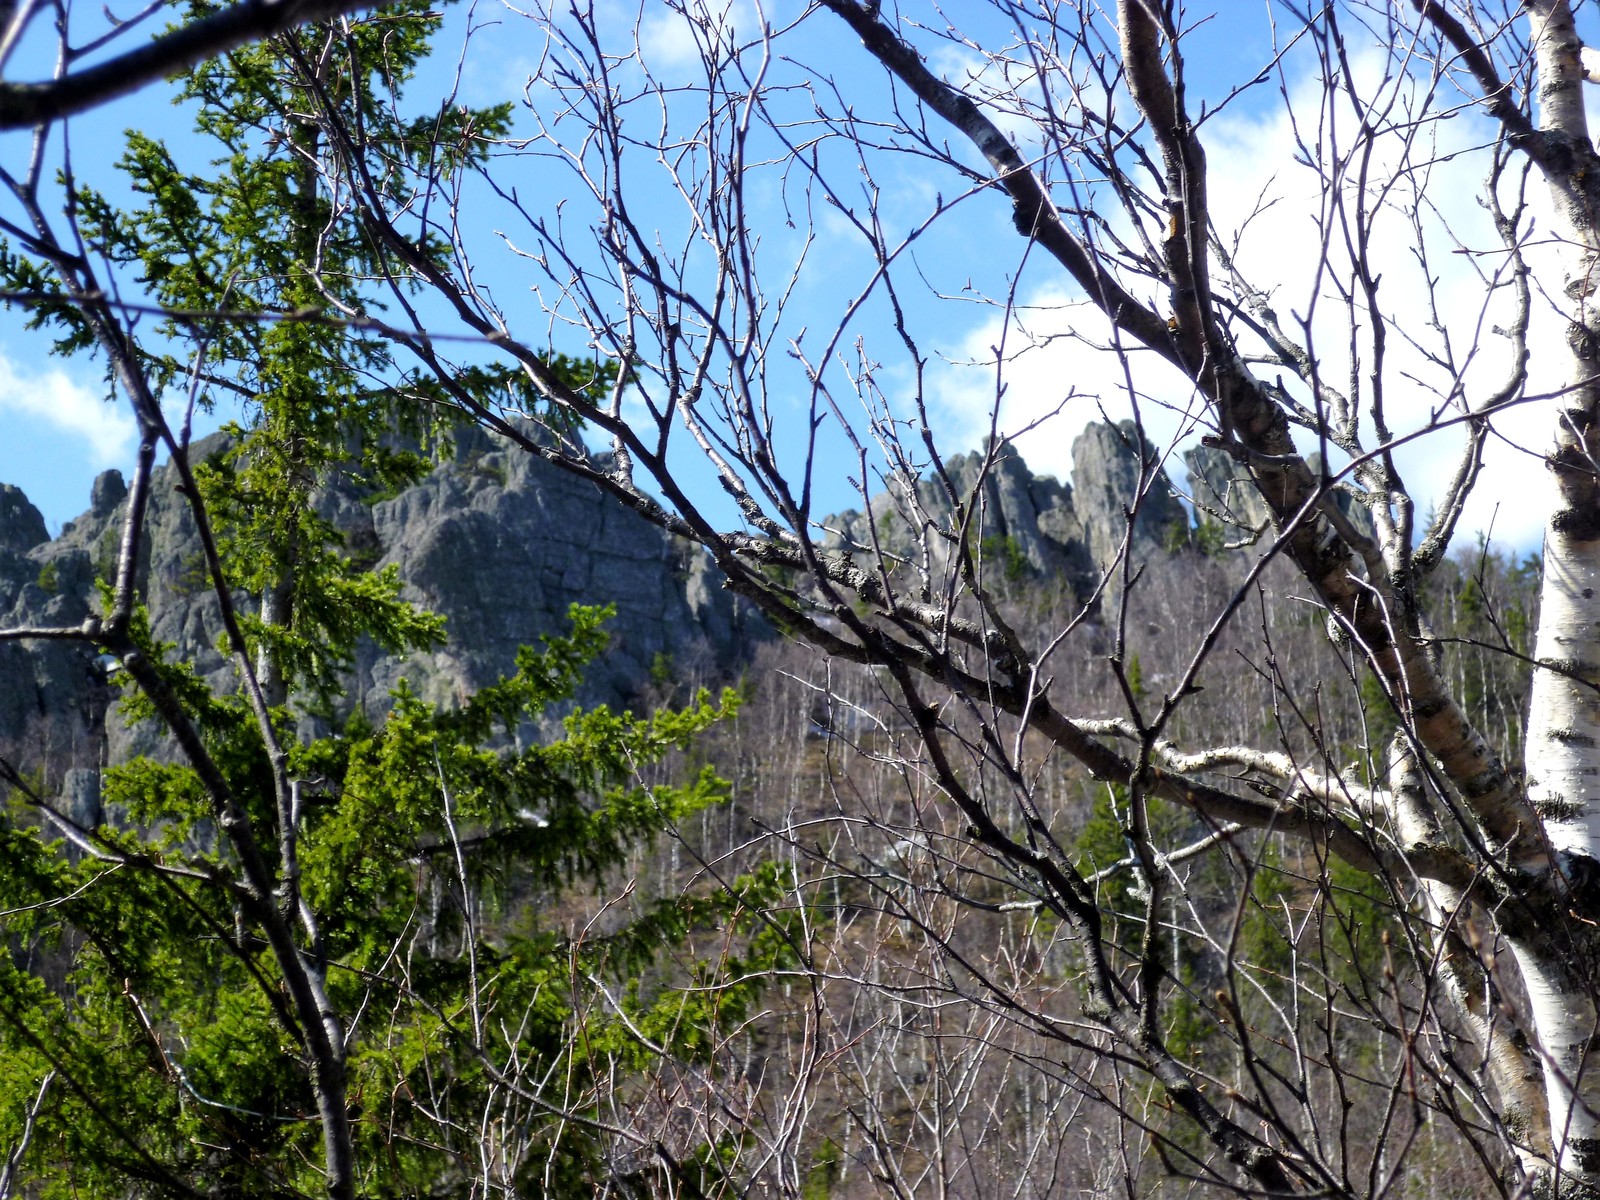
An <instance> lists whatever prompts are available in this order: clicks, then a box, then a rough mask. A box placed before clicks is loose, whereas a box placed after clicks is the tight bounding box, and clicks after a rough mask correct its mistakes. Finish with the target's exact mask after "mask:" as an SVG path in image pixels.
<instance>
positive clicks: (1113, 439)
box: [1072, 421, 1189, 571]
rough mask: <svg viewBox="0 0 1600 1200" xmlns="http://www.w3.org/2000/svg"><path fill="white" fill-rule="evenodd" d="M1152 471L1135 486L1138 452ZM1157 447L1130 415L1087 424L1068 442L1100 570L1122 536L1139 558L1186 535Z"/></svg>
mask: <svg viewBox="0 0 1600 1200" xmlns="http://www.w3.org/2000/svg"><path fill="white" fill-rule="evenodd" d="M1141 452H1142V453H1143V455H1144V461H1145V464H1146V467H1147V468H1148V469H1149V470H1151V471H1153V475H1152V476H1151V477H1150V478H1149V481H1148V485H1147V486H1146V487H1144V489H1143V491H1142V493H1141V489H1140V477H1141V469H1140V454H1141ZM1157 461H1158V450H1157V447H1155V446H1154V445H1152V444H1150V443H1148V442H1144V441H1142V440H1141V439H1140V437H1139V432H1138V429H1137V428H1136V427H1135V425H1134V423H1133V422H1132V421H1123V422H1121V423H1119V424H1116V425H1111V424H1108V423H1106V422H1104V421H1100V422H1096V423H1095V424H1093V425H1090V426H1088V427H1087V428H1085V429H1084V431H1083V432H1082V433H1081V434H1079V435H1078V440H1077V441H1075V442H1073V443H1072V478H1073V482H1074V483H1075V484H1076V485H1077V495H1078V508H1079V513H1080V516H1081V517H1082V521H1083V531H1084V541H1085V542H1086V543H1087V544H1088V548H1089V555H1090V557H1091V558H1092V559H1093V560H1094V563H1095V565H1096V566H1097V567H1098V568H1099V569H1100V570H1102V571H1105V570H1109V569H1110V568H1111V567H1112V565H1113V564H1114V563H1115V562H1116V561H1117V555H1118V552H1119V551H1120V550H1121V548H1122V544H1123V541H1124V539H1128V538H1130V534H1129V527H1128V514H1129V513H1132V514H1133V527H1132V533H1131V540H1130V548H1131V553H1132V555H1133V557H1135V558H1138V557H1140V556H1142V555H1143V554H1144V553H1147V552H1148V551H1149V550H1151V549H1162V548H1165V547H1166V546H1168V545H1171V544H1174V542H1176V543H1178V544H1181V543H1182V542H1184V541H1186V540H1187V538H1188V533H1189V513H1188V510H1187V509H1185V508H1184V507H1183V504H1182V502H1181V501H1179V500H1178V498H1177V496H1176V494H1175V492H1174V489H1173V487H1172V483H1171V481H1170V480H1169V479H1168V478H1167V473H1166V472H1165V471H1164V470H1162V469H1161V468H1160V467H1159V466H1157V465H1156V463H1157Z"/></svg>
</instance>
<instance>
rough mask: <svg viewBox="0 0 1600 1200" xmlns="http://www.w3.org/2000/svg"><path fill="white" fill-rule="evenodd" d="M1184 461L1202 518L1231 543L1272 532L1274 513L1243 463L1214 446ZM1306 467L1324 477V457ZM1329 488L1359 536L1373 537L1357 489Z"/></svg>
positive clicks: (1368, 513)
mask: <svg viewBox="0 0 1600 1200" xmlns="http://www.w3.org/2000/svg"><path fill="white" fill-rule="evenodd" d="M1183 461H1184V464H1185V465H1186V466H1187V467H1188V468H1189V486H1190V488H1191V489H1192V494H1193V496H1194V500H1195V504H1196V506H1197V507H1198V509H1199V510H1200V514H1201V516H1202V517H1203V518H1209V519H1211V520H1213V521H1216V522H1218V523H1219V524H1221V526H1222V528H1223V533H1224V534H1225V536H1226V537H1227V539H1228V541H1229V542H1230V543H1238V542H1244V541H1250V540H1253V539H1254V538H1255V537H1256V536H1257V535H1259V534H1261V533H1262V532H1264V531H1266V530H1267V529H1269V528H1270V526H1271V523H1272V510H1271V508H1269V507H1268V505H1267V501H1266V498H1265V497H1263V496H1262V495H1261V492H1260V491H1259V490H1257V488H1256V485H1255V484H1254V483H1253V482H1252V481H1251V479H1250V470H1249V468H1248V467H1246V466H1245V465H1244V464H1243V463H1240V462H1235V461H1234V459H1233V457H1232V456H1231V455H1229V454H1228V452H1227V451H1226V450H1222V449H1219V448H1217V447H1213V446H1196V447H1195V448H1194V449H1193V450H1189V451H1186V452H1185V453H1184V456H1183ZM1306 466H1308V467H1309V468H1310V469H1311V471H1312V472H1313V473H1321V471H1322V456H1321V455H1320V454H1317V453H1312V454H1310V455H1308V456H1307V458H1306ZM1329 486H1330V488H1331V494H1332V496H1333V502H1334V504H1336V505H1337V506H1338V509H1339V511H1340V512H1341V513H1343V514H1344V515H1345V516H1346V517H1347V518H1349V520H1350V523H1351V524H1352V525H1353V526H1354V527H1355V528H1356V530H1357V531H1358V532H1360V533H1362V534H1364V535H1366V536H1368V537H1371V536H1372V532H1373V525H1372V512H1371V510H1370V509H1368V508H1367V506H1366V505H1365V504H1363V503H1362V501H1361V500H1360V499H1358V498H1357V495H1356V489H1355V488H1353V487H1347V486H1340V485H1339V484H1338V483H1331V484H1330V485H1329Z"/></svg>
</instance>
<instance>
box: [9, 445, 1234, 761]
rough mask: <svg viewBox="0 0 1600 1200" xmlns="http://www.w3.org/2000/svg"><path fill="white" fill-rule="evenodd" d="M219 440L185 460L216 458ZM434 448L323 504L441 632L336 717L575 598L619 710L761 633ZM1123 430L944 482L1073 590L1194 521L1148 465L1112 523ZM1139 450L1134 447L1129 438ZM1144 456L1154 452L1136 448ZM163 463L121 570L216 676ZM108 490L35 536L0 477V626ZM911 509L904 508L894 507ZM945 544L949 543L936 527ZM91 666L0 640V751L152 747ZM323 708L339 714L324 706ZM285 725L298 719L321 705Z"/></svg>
mask: <svg viewBox="0 0 1600 1200" xmlns="http://www.w3.org/2000/svg"><path fill="white" fill-rule="evenodd" d="M220 436H221V435H217V438H214V439H209V440H208V441H207V442H202V443H198V444H197V445H196V446H195V447H194V449H193V451H192V454H193V457H194V458H195V459H197V460H199V459H203V458H204V457H205V456H207V455H208V454H212V453H216V452H217V451H218V450H220V449H221V448H222V445H223V443H222V442H221V441H220V440H217V439H219V438H220ZM454 437H455V444H454V447H453V454H452V455H450V456H449V457H447V458H446V459H445V461H443V462H441V463H439V464H438V465H437V466H436V467H435V468H434V470H433V471H431V472H430V473H429V474H428V475H427V476H426V477H425V478H424V479H422V480H421V481H420V482H418V483H417V484H416V485H414V486H412V487H410V488H407V489H405V490H404V491H402V492H400V493H399V494H398V495H394V496H391V497H387V498H383V499H379V500H376V501H375V502H369V501H367V500H364V499H362V498H361V497H360V496H358V495H356V494H355V493H354V492H353V491H351V490H348V489H345V490H340V489H332V490H330V491H328V492H327V493H325V494H324V495H323V497H322V500H321V505H322V508H323V515H324V516H326V517H328V518H329V520H331V521H332V523H333V524H334V525H335V526H336V527H337V528H339V529H340V530H341V531H342V532H343V535H344V537H345V548H346V551H347V552H348V553H351V554H352V555H358V556H361V557H362V558H364V559H366V560H369V561H371V562H372V563H373V564H374V565H376V566H380V567H381V566H387V565H390V564H393V565H395V566H396V567H397V568H398V571H399V574H400V577H401V579H402V580H403V581H404V583H405V586H406V592H407V595H408V597H409V598H411V599H412V600H414V601H416V602H418V603H420V604H421V605H423V606H425V607H427V608H429V609H431V610H433V611H435V612H438V613H441V614H442V615H443V616H444V617H445V619H446V622H447V630H448V641H447V643H446V644H445V645H444V646H442V647H439V648H438V649H436V650H434V651H432V652H429V653H424V654H417V655H413V656H412V657H410V658H409V659H406V660H404V661H402V660H400V659H397V658H394V657H392V656H387V655H384V654H381V653H379V652H378V651H377V650H376V649H375V648H373V647H371V646H367V647H364V648H363V650H362V651H361V653H360V654H359V655H358V657H357V661H356V662H355V663H354V665H353V669H352V671H351V673H350V678H349V681H348V684H347V688H346V696H345V698H344V700H343V702H342V703H343V706H344V707H343V710H342V713H348V712H349V711H351V710H353V709H356V708H360V709H363V710H364V711H365V712H366V713H367V715H368V716H369V717H373V718H376V717H378V716H379V715H381V713H382V712H383V711H384V709H385V708H386V706H387V703H388V696H389V693H390V691H391V690H392V689H393V688H394V687H395V686H396V685H397V684H398V683H399V681H400V680H401V679H402V678H404V679H406V680H407V681H408V683H409V685H410V686H411V688H412V690H413V691H415V692H417V693H418V694H419V695H420V696H422V697H423V698H424V699H426V700H430V701H433V702H442V703H449V702H452V701H454V700H458V699H459V698H461V697H464V696H466V695H468V694H471V693H472V692H474V691H476V690H477V689H478V688H480V687H482V686H484V685H486V684H488V683H491V682H493V681H494V680H495V679H496V678H498V677H499V676H500V675H501V674H503V673H505V672H507V671H509V670H511V669H512V667H513V665H514V661H515V655H516V651H517V648H518V647H519V646H522V645H526V644H536V643H537V642H538V639H539V637H540V635H542V634H547V633H551V632H557V631H560V630H561V629H563V628H564V627H565V623H566V612H567V609H568V606H569V605H571V604H572V603H574V602H578V603H589V604H601V603H615V604H616V606H617V616H616V618H615V619H614V620H613V621H612V623H611V625H610V627H609V628H610V631H611V634H612V647H611V650H610V652H609V653H607V654H606V655H605V656H604V657H603V659H602V660H601V661H600V662H599V663H596V664H595V665H594V667H593V668H592V670H591V672H590V675H589V679H588V683H587V686H586V691H585V693H584V694H583V695H582V696H581V697H580V700H582V701H583V702H586V703H596V702H605V703H610V704H612V705H625V704H627V703H628V702H629V701H631V700H633V699H634V698H635V697H636V696H637V694H638V691H639V689H640V688H641V687H642V686H644V685H645V684H646V683H647V682H649V681H650V680H651V679H652V678H653V677H657V678H658V679H659V678H662V677H665V678H667V679H670V681H672V682H696V681H702V680H703V681H708V682H709V681H712V680H714V679H715V678H717V677H719V676H726V675H727V674H730V673H732V672H733V671H734V670H736V669H737V666H738V664H739V663H740V662H742V661H744V660H745V659H746V658H747V657H748V655H749V653H750V652H751V650H752V648H753V647H754V645H755V644H756V643H757V642H759V641H760V640H762V639H763V638H766V637H770V636H771V631H770V629H769V628H768V627H767V626H766V625H765V623H764V622H763V621H762V620H761V619H760V618H759V616H758V615H757V614H755V613H754V612H753V611H751V610H750V609H748V607H746V606H744V605H743V604H742V603H741V602H737V601H736V600H735V599H734V597H732V596H731V595H730V594H729V593H728V592H727V591H725V590H724V589H722V588H721V586H720V581H719V579H718V578H717V573H716V570H715V567H714V566H713V564H712V563H711V561H710V559H709V557H708V556H707V555H706V554H705V553H704V552H703V551H702V550H700V549H699V548H698V547H695V546H692V545H690V544H688V543H687V542H683V541H681V540H679V539H675V538H672V537H670V536H669V535H667V534H665V533H663V532H662V531H661V530H660V529H658V528H656V527H655V526H653V525H651V524H649V523H648V522H647V521H645V520H644V519H643V518H642V517H640V516H638V515H637V514H636V513H633V512H631V511H630V510H628V509H626V508H624V507H623V506H621V505H620V504H617V503H616V502H615V501H614V500H612V499H610V498H609V497H607V496H605V495H603V494H602V493H600V492H599V491H597V490H596V489H594V488H592V487H591V486H590V485H588V484H587V483H584V482H583V481H581V480H578V479H576V478H575V477H573V476H571V475H568V474H566V473H564V472H562V471H560V470H559V469H558V468H556V467H553V466H551V465H549V464H547V463H545V462H543V461H542V460H540V459H538V458H535V457H534V456H532V455H529V454H526V453H523V452H521V451H519V450H517V449H515V448H512V447H508V446H506V445H504V444H503V443H501V442H499V441H498V440H496V439H495V438H493V437H492V436H491V435H488V434H485V433H483V432H481V431H478V430H475V429H468V430H461V431H458V432H457V433H456V434H455V435H454ZM1138 445H1139V439H1138V437H1137V436H1136V431H1135V430H1134V428H1133V427H1132V425H1131V423H1125V424H1124V425H1121V426H1113V425H1109V424H1096V425H1091V426H1089V427H1088V428H1087V429H1086V430H1085V431H1084V433H1083V434H1082V435H1081V436H1080V437H1079V438H1078V439H1077V441H1076V442H1075V444H1074V447H1073V459H1074V471H1075V477H1074V478H1075V485H1074V486H1069V485H1068V484H1065V483H1061V482H1058V481H1056V480H1054V479H1052V478H1049V477H1042V476H1036V475H1034V474H1033V473H1032V472H1031V471H1030V470H1029V469H1028V467H1027V465H1026V464H1025V463H1024V462H1023V461H1022V459H1021V458H1020V457H1019V456H1018V455H1017V454H1016V453H1015V452H1014V451H1010V450H1009V449H1005V448H1002V450H1001V451H1000V452H999V453H997V454H995V455H994V456H992V460H990V461H988V465H987V469H985V462H986V456H985V455H982V454H979V453H972V454H968V455H958V456H954V457H952V458H950V459H949V460H947V462H946V470H947V473H948V477H949V482H950V485H951V487H952V488H953V489H954V491H955V493H956V494H957V495H958V496H962V497H966V496H976V497H977V499H978V511H980V512H981V514H982V528H981V534H980V536H981V537H983V538H986V539H999V540H998V541H991V542H989V543H987V545H989V546H991V547H993V546H1001V547H1003V548H1004V554H1005V555H1006V556H1008V563H1007V565H1008V567H1010V568H1013V569H1017V570H1022V571H1025V572H1026V573H1027V574H1029V575H1032V576H1034V577H1037V578H1041V579H1050V578H1059V579H1060V580H1063V581H1064V582H1065V583H1066V584H1067V585H1068V586H1069V587H1071V589H1072V590H1073V592H1074V593H1075V594H1077V595H1078V596H1080V597H1083V596H1087V595H1088V594H1089V593H1090V592H1091V591H1092V590H1093V587H1094V585H1095V583H1096V582H1097V581H1098V579H1099V574H1100V571H1101V570H1102V569H1103V568H1104V566H1105V565H1106V564H1108V563H1110V562H1111V561H1112V560H1113V559H1114V557H1115V555H1116V553H1117V551H1118V549H1119V547H1120V546H1121V544H1122V541H1123V539H1124V537H1125V536H1130V537H1131V538H1132V541H1133V545H1134V549H1135V551H1136V552H1144V551H1147V550H1149V549H1150V548H1152V547H1170V546H1172V545H1174V544H1176V543H1178V542H1183V541H1186V540H1187V539H1188V538H1190V537H1191V536H1192V528H1193V522H1192V520H1191V517H1190V513H1189V509H1188V508H1187V507H1186V506H1185V504H1184V503H1183V502H1182V501H1181V500H1180V499H1179V498H1178V493H1177V489H1176V488H1174V487H1173V485H1172V483H1171V481H1170V480H1169V479H1168V478H1167V477H1166V475H1165V473H1164V472H1162V471H1160V470H1159V469H1156V471H1155V474H1154V476H1153V478H1152V480H1151V483H1150V486H1149V487H1148V488H1147V489H1146V490H1145V493H1144V495H1143V497H1142V498H1139V499H1138V504H1137V517H1136V519H1135V520H1134V522H1133V524H1132V529H1131V533H1130V532H1129V526H1128V522H1127V519H1126V513H1127V512H1128V511H1129V509H1130V508H1132V507H1134V504H1135V499H1136V493H1137V491H1138V483H1139V479H1140V470H1139V459H1138V449H1137V447H1138ZM1147 453H1150V451H1148V450H1147ZM1187 457H1188V467H1189V473H1190V476H1191V479H1192V480H1194V481H1195V482H1194V485H1193V486H1194V487H1195V489H1196V491H1198V492H1201V493H1202V495H1201V498H1200V502H1201V504H1202V505H1203V506H1204V507H1205V508H1209V509H1210V510H1211V511H1212V512H1213V513H1219V514H1222V515H1224V516H1227V517H1231V518H1232V519H1233V522H1234V524H1235V525H1236V526H1237V527H1238V528H1244V527H1248V526H1251V525H1254V524H1256V523H1257V522H1258V520H1259V519H1260V517H1261V516H1262V515H1263V514H1261V513H1258V512H1257V511H1256V509H1257V508H1259V507H1260V498H1259V496H1254V504H1253V505H1252V504H1251V502H1250V498H1251V496H1253V489H1250V488H1249V485H1248V484H1243V485H1242V486H1241V484H1240V481H1239V480H1237V479H1236V478H1235V476H1236V475H1237V474H1238V471H1237V470H1236V469H1235V468H1234V466H1233V464H1232V463H1231V461H1230V460H1228V459H1227V457H1226V455H1223V454H1222V453H1221V452H1220V451H1212V450H1204V449H1200V450H1195V451H1191V452H1190V454H1189V455H1188V456H1187ZM1152 465H1154V464H1152ZM175 488H176V476H175V473H174V472H172V471H171V470H170V469H169V468H162V469H160V470H158V471H157V472H156V476H155V479H154V481H153V488H152V499H151V505H150V510H149V516H148V520H147V527H146V531H145V545H144V546H143V548H142V552H141V555H140V562H141V578H140V585H141V588H142V590H143V593H144V595H145V598H146V600H147V603H148V605H149V609H150V613H151V617H152V622H153V632H154V635H155V637H156V638H157V640H158V641H161V642H168V643H172V644H173V646H174V648H175V653H176V655H178V656H179V657H182V658H185V659H188V660H190V661H192V662H193V663H194V664H195V666H196V669H197V670H198V671H199V673H200V675H201V676H202V677H203V678H204V679H205V680H206V681H207V682H208V683H209V684H211V685H212V686H213V687H216V688H219V689H222V690H229V689H231V688H232V687H233V686H235V680H234V668H233V666H232V664H231V663H230V662H229V661H228V660H226V659H225V658H224V657H223V656H222V655H221V654H219V653H218V652H217V650H216V644H217V640H218V636H219V634H220V632H221V621H220V614H219V609H218V605H217V601H216V598H215V596H214V595H212V593H211V591H210V589H209V587H208V585H207V583H206V579H205V574H204V569H203V564H202V562H201V561H200V557H199V551H198V546H197V544H196V537H195V531H194V527H193V524H192V520H191V517H190V513H189V509H188V506H187V504H186V502H185V501H184V499H183V497H181V496H180V495H179V494H178V493H177V491H176V490H175ZM126 491H127V489H126V486H125V484H124V482H123V479H122V477H121V475H119V474H118V473H117V472H115V471H108V472H106V473H104V474H102V475H101V476H100V477H99V478H97V479H96V480H95V483H94V487H93V489H92V495H91V500H90V507H89V509H88V511H86V512H85V513H84V514H82V515H81V516H80V517H78V518H77V519H76V520H74V521H70V522H68V523H67V524H66V525H65V526H64V527H63V529H62V530H61V533H60V535H59V536H58V537H56V538H54V539H51V538H50V537H49V536H48V532H47V530H46V527H45V522H44V520H43V518H42V517H41V516H40V514H39V512H38V510H37V509H35V508H34V507H33V505H32V504H30V503H29V502H28V500H27V498H26V496H24V495H23V494H22V493H21V491H19V490H18V489H17V488H15V487H11V486H10V485H0V628H14V627H18V626H56V627H60V626H71V625H76V624H78V623H79V622H81V621H82V620H83V619H84V617H85V616H87V615H88V614H89V612H90V611H91V606H92V604H93V603H94V599H93V598H94V596H95V590H96V579H97V578H104V577H106V576H108V575H109V574H110V571H111V567H112V564H113V563H114V562H115V557H116V550H117V546H118V542H119V539H120V537H121V535H122V524H123V515H124V508H125V498H126ZM889 499H890V498H889V497H878V498H876V499H875V501H874V502H873V503H871V504H870V505H869V506H868V508H869V511H871V512H872V513H873V514H875V516H874V519H875V520H877V521H878V529H877V533H876V544H877V545H880V546H887V547H888V548H889V549H891V551H892V552H896V553H906V554H909V553H911V552H912V550H913V549H914V543H915V542H916V541H917V539H916V538H915V537H914V535H913V530H912V519H915V520H918V521H922V522H934V523H938V522H940V521H944V522H946V523H948V520H949V518H950V516H951V514H952V512H953V508H952V506H951V503H950V500H949V493H948V492H947V490H946V488H945V486H944V485H943V484H942V483H940V482H938V481H935V480H933V479H930V478H926V477H925V478H923V479H921V480H918V481H916V482H915V483H914V484H913V485H912V486H911V487H910V488H909V489H906V488H902V489H901V495H900V496H898V497H897V498H896V499H897V500H898V503H897V504H893V505H891V504H890V503H889V502H888V501H889ZM908 513H909V514H912V515H913V517H912V518H908V517H907V515H906V514H908ZM824 525H825V526H826V528H827V529H829V530H830V531H831V532H830V533H829V534H828V540H829V541H830V542H831V543H832V544H833V545H834V546H835V547H836V548H848V547H851V546H855V547H866V546H870V545H873V544H874V531H873V529H872V528H871V523H870V522H869V520H868V517H867V515H866V514H864V513H859V512H846V513H841V514H839V515H837V516H836V517H832V518H829V519H828V520H826V521H825V522H824ZM947 544H948V540H947ZM107 666H108V664H104V663H101V662H100V661H98V660H97V659H96V657H95V656H94V655H93V654H92V653H90V652H89V650H88V649H87V648H85V647H83V646H80V645H78V644H76V643H71V642H63V641H33V642H26V643H23V642H15V641H13V642H5V643H0V753H4V754H5V755H6V756H7V758H8V759H10V760H11V761H12V762H14V763H18V764H21V765H23V766H24V767H25V768H26V767H28V766H34V767H37V766H38V765H40V764H46V765H47V766H48V773H49V774H50V775H51V776H52V777H53V778H55V779H59V780H62V781H63V782H64V783H66V784H67V785H68V786H69V787H70V785H71V780H70V779H68V775H69V773H72V772H74V771H75V770H77V771H83V772H84V773H86V774H87V773H88V772H90V771H93V770H95V769H97V768H98V767H100V766H102V765H104V764H105V763H106V762H115V761H121V760H124V759H126V758H127V757H129V756H131V755H134V754H139V753H152V752H153V753H161V745H160V743H159V741H158V740H157V735H156V734H155V733H154V732H153V731H151V730H149V729H147V728H145V727H134V728H129V727H127V726H125V725H123V724H122V723H121V721H120V720H119V719H118V717H117V716H116V715H115V704H114V701H115V689H114V688H113V687H112V686H111V682H110V680H109V679H108V677H107ZM334 715H335V716H337V715H342V714H341V713H335V714H334ZM304 720H305V721H306V722H307V723H308V725H309V726H310V728H308V729H307V730H306V732H313V731H314V730H315V728H316V727H317V725H318V723H319V722H321V723H322V724H324V725H325V720H324V719H323V718H320V717H314V716H307V717H305V718H304Z"/></svg>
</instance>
